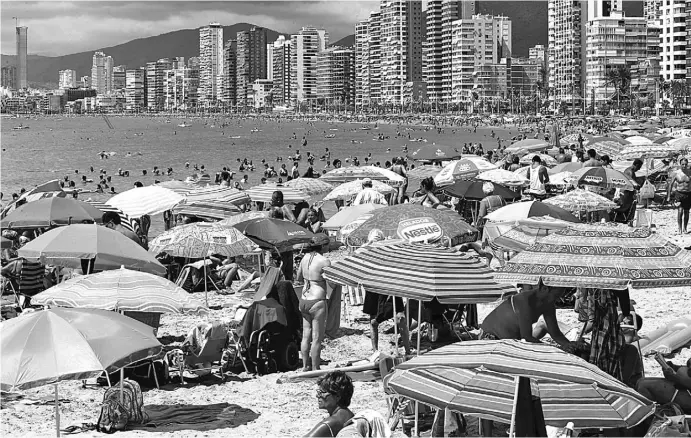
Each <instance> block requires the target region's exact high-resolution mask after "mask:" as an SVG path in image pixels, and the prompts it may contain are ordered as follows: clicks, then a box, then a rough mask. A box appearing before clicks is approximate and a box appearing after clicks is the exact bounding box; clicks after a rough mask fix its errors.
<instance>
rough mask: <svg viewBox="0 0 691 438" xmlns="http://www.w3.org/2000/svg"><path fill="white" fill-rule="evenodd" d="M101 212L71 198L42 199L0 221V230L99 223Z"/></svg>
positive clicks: (16, 210)
mask: <svg viewBox="0 0 691 438" xmlns="http://www.w3.org/2000/svg"><path fill="white" fill-rule="evenodd" d="M102 215H103V213H101V210H99V209H97V208H96V207H93V206H91V205H89V204H87V203H86V202H82V201H77V200H76V199H71V198H58V197H52V198H44V199H39V200H38V201H32V202H29V203H27V204H24V205H22V206H20V207H18V208H17V209H15V210H14V211H12V212H11V213H9V214H8V215H7V216H5V218H4V219H3V220H2V221H0V227H2V228H52V227H58V226H61V225H70V224H80V223H94V222H98V223H101V216H102Z"/></svg>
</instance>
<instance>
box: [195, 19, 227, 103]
mask: <svg viewBox="0 0 691 438" xmlns="http://www.w3.org/2000/svg"><path fill="white" fill-rule="evenodd" d="M223 77H224V75H223V27H222V26H221V25H220V24H219V23H210V24H209V25H208V26H206V27H202V28H201V29H199V90H198V94H199V104H200V105H205V106H209V105H212V104H214V103H215V102H216V100H218V99H219V98H220V97H221V96H220V94H221V90H222V88H223Z"/></svg>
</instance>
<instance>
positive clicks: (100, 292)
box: [31, 268, 208, 314]
mask: <svg viewBox="0 0 691 438" xmlns="http://www.w3.org/2000/svg"><path fill="white" fill-rule="evenodd" d="M31 302H32V303H33V304H37V305H39V306H58V307H73V308H90V309H102V310H116V311H130V312H155V313H198V314H203V313H207V312H208V309H207V308H206V307H204V305H203V304H202V303H201V302H200V301H197V300H195V299H193V298H192V295H190V294H189V293H187V291H185V290H184V289H182V288H181V287H178V286H177V285H176V284H175V283H173V282H172V281H170V280H168V279H166V278H163V277H157V276H155V275H151V274H147V273H145V272H138V271H130V270H129V269H124V268H122V269H115V270H112V271H103V272H99V273H97V274H90V275H83V276H80V277H77V278H72V279H70V280H67V281H65V282H64V283H60V284H58V285H56V286H53V287H51V288H50V289H48V290H46V291H44V292H41V293H39V294H37V295H34V296H33V297H32V298H31Z"/></svg>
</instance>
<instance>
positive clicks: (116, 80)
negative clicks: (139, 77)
mask: <svg viewBox="0 0 691 438" xmlns="http://www.w3.org/2000/svg"><path fill="white" fill-rule="evenodd" d="M126 71H127V66H126V65H116V66H115V67H113V92H120V93H123V92H124V91H125V87H126Z"/></svg>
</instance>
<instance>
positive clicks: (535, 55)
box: [528, 44, 546, 64]
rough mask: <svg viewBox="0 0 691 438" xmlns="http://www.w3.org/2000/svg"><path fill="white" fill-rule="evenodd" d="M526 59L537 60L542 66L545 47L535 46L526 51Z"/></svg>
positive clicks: (544, 58)
mask: <svg viewBox="0 0 691 438" xmlns="http://www.w3.org/2000/svg"><path fill="white" fill-rule="evenodd" d="M528 59H539V60H540V62H541V63H542V64H544V63H545V61H546V57H545V46H543V45H542V44H537V45H535V46H533V47H531V48H529V49H528Z"/></svg>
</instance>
